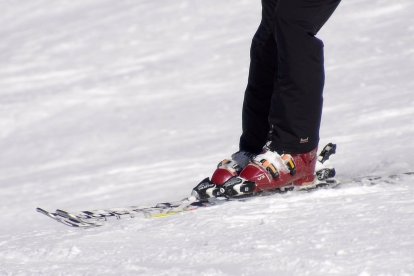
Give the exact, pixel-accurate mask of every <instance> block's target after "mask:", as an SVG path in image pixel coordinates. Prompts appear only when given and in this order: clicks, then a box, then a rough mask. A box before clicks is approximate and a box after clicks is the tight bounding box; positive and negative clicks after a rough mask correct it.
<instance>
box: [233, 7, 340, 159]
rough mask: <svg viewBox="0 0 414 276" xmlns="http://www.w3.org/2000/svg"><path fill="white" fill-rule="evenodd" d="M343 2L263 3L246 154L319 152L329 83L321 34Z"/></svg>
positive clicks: (247, 101) (245, 117) (246, 112)
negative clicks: (325, 88) (266, 149)
mask: <svg viewBox="0 0 414 276" xmlns="http://www.w3.org/2000/svg"><path fill="white" fill-rule="evenodd" d="M339 2H340V0H262V20H261V23H260V26H259V28H258V30H257V32H256V34H255V35H254V37H253V41H252V45H251V50H250V58H251V62H250V69H249V79H248V84H247V88H246V92H245V96H244V103H243V111H242V128H243V133H242V136H241V138H240V150H245V151H249V152H253V153H259V152H260V151H261V150H262V148H263V146H264V145H265V143H266V142H267V141H272V143H271V149H272V150H276V151H278V152H280V153H281V152H288V153H305V152H309V151H311V150H313V149H314V148H316V147H317V145H318V142H319V127H320V122H321V114H322V102H323V97H322V92H323V86H324V80H325V73H324V57H323V43H322V41H321V40H319V39H318V38H316V37H315V35H316V33H317V32H318V31H319V30H320V28H321V27H322V26H323V25H324V24H325V22H326V21H327V20H328V18H329V17H330V16H331V15H332V13H333V12H334V10H335V8H336V7H337V6H338V4H339Z"/></svg>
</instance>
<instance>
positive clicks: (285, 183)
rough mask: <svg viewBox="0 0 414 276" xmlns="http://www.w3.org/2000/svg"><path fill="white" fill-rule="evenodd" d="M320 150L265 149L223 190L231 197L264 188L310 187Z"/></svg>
mask: <svg viewBox="0 0 414 276" xmlns="http://www.w3.org/2000/svg"><path fill="white" fill-rule="evenodd" d="M317 160H318V158H317V150H316V149H314V150H312V151H310V152H308V153H303V154H292V155H291V154H282V155H279V154H278V153H277V152H275V151H271V150H269V149H265V151H264V152H263V153H262V154H259V155H257V156H256V157H255V158H254V159H253V161H252V162H251V163H249V164H248V165H247V166H246V167H245V168H244V169H243V171H242V172H241V173H240V174H239V176H238V177H235V178H232V179H230V180H229V181H227V182H226V183H225V184H224V185H223V186H222V187H221V189H220V193H221V194H224V195H226V196H229V197H234V196H242V195H248V194H252V193H258V192H262V191H271V190H277V189H279V190H282V191H283V190H286V189H292V188H295V187H296V188H298V189H302V188H305V187H306V188H310V187H312V186H313V185H314V183H316V181H315V179H316V176H315V165H316V161H317Z"/></svg>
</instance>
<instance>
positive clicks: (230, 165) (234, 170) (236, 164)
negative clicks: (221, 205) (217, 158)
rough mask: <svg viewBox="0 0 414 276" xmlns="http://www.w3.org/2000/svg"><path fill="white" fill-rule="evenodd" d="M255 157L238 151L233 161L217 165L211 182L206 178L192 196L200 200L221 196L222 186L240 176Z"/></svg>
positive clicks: (228, 160)
mask: <svg viewBox="0 0 414 276" xmlns="http://www.w3.org/2000/svg"><path fill="white" fill-rule="evenodd" d="M253 157H254V155H253V154H252V153H249V152H246V151H238V152H236V153H234V154H232V156H231V159H224V160H223V161H221V162H220V163H219V164H218V165H217V168H216V170H215V171H214V173H213V175H212V177H211V180H210V179H209V178H205V179H204V180H203V181H201V182H200V183H199V184H198V185H197V186H196V187H195V188H194V189H193V191H192V195H193V196H195V197H196V198H198V199H208V198H211V197H218V196H220V195H221V193H220V186H222V185H223V184H224V183H226V182H227V181H228V180H229V179H231V178H234V177H236V176H238V175H239V174H240V172H241V171H242V170H243V169H244V168H245V167H246V166H247V165H248V164H249V163H250V161H251V160H252V158H253Z"/></svg>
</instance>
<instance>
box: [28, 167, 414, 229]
mask: <svg viewBox="0 0 414 276" xmlns="http://www.w3.org/2000/svg"><path fill="white" fill-rule="evenodd" d="M413 175H414V172H405V173H400V174H392V175H387V176H375V175H372V176H363V177H357V178H353V179H349V180H344V181H337V180H335V179H326V180H318V181H317V184H316V185H315V186H313V187H312V188H309V189H301V190H298V189H294V188H292V189H284V190H274V191H270V192H265V193H261V194H257V195H252V196H246V197H242V198H211V199H209V200H198V199H197V198H195V197H193V196H190V197H188V198H185V199H183V200H179V201H173V202H162V203H158V204H156V205H154V206H146V207H142V206H141V207H140V206H129V207H123V208H109V209H96V210H87V211H80V212H67V211H63V210H60V209H57V210H56V211H55V212H48V211H46V210H44V209H42V208H37V209H36V210H37V211H38V212H40V213H41V214H44V215H46V216H48V217H49V218H51V219H53V220H55V221H57V222H60V223H62V224H64V225H66V226H69V227H76V228H84V229H87V228H95V227H100V226H103V225H105V224H106V223H108V222H110V221H113V220H115V221H116V220H120V219H125V218H129V219H131V218H136V217H141V218H152V219H157V218H167V217H171V216H174V215H178V214H183V213H185V212H188V211H194V210H197V209H200V208H207V207H211V206H218V205H221V204H225V203H226V202H231V201H247V200H249V199H253V198H257V197H265V196H266V197H267V196H271V195H274V194H280V193H287V192H294V193H302V192H311V191H316V190H319V189H335V188H338V187H339V186H342V185H350V184H358V185H364V186H369V185H377V184H380V183H386V184H396V183H398V182H399V180H400V179H401V178H403V177H407V176H413Z"/></svg>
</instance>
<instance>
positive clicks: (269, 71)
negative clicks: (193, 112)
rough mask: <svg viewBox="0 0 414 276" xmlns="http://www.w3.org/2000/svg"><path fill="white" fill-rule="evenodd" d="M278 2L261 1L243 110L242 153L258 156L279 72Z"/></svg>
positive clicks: (264, 140)
mask: <svg viewBox="0 0 414 276" xmlns="http://www.w3.org/2000/svg"><path fill="white" fill-rule="evenodd" d="M276 4H277V0H262V20H261V23H260V26H259V28H258V30H257V32H256V34H255V35H254V37H253V41H252V45H251V49H250V59H251V61H250V68H249V78H248V84H247V88H246V91H245V95H244V102H243V110H242V128H243V133H242V135H241V137H240V150H245V151H249V152H253V153H259V152H260V151H261V150H262V148H263V146H264V144H265V143H266V141H267V137H268V132H269V121H268V119H269V110H270V103H271V97H272V95H273V91H274V80H275V76H276V72H277V47H276V41H275V35H274V18H275V10H276Z"/></svg>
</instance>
